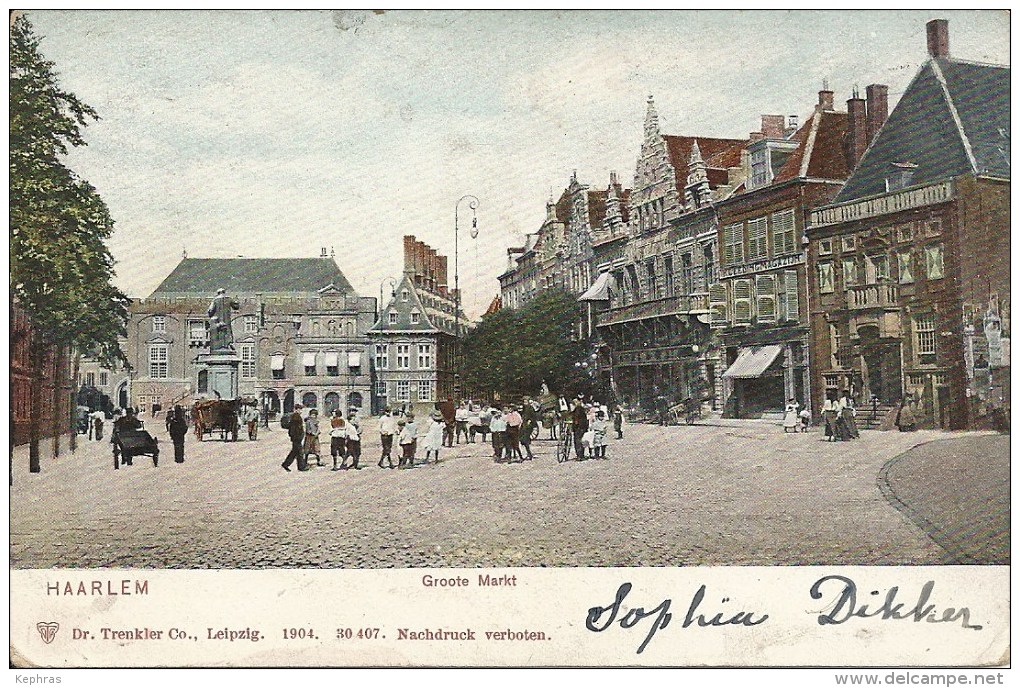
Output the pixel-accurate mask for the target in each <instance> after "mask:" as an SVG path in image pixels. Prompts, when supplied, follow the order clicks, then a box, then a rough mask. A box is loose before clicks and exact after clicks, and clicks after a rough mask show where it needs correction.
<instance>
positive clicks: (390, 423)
mask: <svg viewBox="0 0 1020 688" xmlns="http://www.w3.org/2000/svg"><path fill="white" fill-rule="evenodd" d="M398 431H399V428H398V427H397V411H396V410H394V411H393V413H392V414H391V413H390V407H389V406H387V407H386V408H385V409H383V415H382V418H380V419H379V439H380V440H382V456H380V457H379V468H384V466H383V463H382V462H383V459H385V460H386V461H388V462H389V468H393V455H392V454H393V437H394V435H396V434H397V432H398Z"/></svg>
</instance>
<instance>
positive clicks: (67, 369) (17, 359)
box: [10, 302, 74, 446]
mask: <svg viewBox="0 0 1020 688" xmlns="http://www.w3.org/2000/svg"><path fill="white" fill-rule="evenodd" d="M10 328H11V353H10V358H11V407H10V408H11V443H12V445H14V446H17V445H21V444H25V443H26V442H28V441H29V439H30V435H31V424H32V418H33V415H34V416H35V417H36V418H37V423H38V429H39V437H40V438H48V437H53V436H54V435H57V434H66V433H68V432H70V431H71V427H72V416H71V402H72V395H73V394H74V384H73V382H74V381H73V380H72V379H71V378H72V375H73V373H72V372H71V365H72V363H71V355H70V352H68V351H67V350H65V349H60V348H58V347H53V346H48V347H45V348H44V349H43V350H41V351H33V350H32V319H31V318H30V317H29V315H28V313H26V312H25V311H24V310H23V309H22V308H20V307H19V306H18V305H17V304H16V303H13V302H12V304H11V319H10ZM33 354H36V355H38V356H39V357H40V358H39V361H40V366H39V375H38V377H36V378H35V379H33V371H32V365H33V362H32V355H33ZM33 391H36V392H38V396H37V397H35V399H33V396H32V392H33ZM34 401H37V402H38V404H37V405H36V404H34V403H33V402H34Z"/></svg>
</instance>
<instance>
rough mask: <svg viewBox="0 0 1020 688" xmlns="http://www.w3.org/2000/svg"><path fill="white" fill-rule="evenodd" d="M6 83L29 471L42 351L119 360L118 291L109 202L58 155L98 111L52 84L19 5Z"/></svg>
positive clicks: (13, 264) (50, 67) (123, 310)
mask: <svg viewBox="0 0 1020 688" xmlns="http://www.w3.org/2000/svg"><path fill="white" fill-rule="evenodd" d="M10 89H11V90H10V198H9V201H10V232H11V237H10V287H11V288H10V298H11V302H12V305H13V304H14V303H17V304H18V306H19V307H21V308H23V309H24V310H25V311H26V312H27V313H28V314H29V316H30V317H31V320H32V329H31V334H30V336H31V337H32V341H31V343H30V352H31V362H32V375H33V385H32V390H33V399H32V417H31V430H30V449H29V467H30V470H31V471H32V472H38V471H39V470H40V467H39V438H40V427H39V408H40V404H39V402H40V398H39V393H40V392H39V389H40V384H39V383H38V382H39V381H40V380H41V379H42V375H43V370H44V366H45V364H46V360H45V358H46V354H47V352H48V351H52V350H56V351H58V352H59V351H68V350H73V351H75V352H85V353H88V354H91V355H95V356H98V357H99V358H100V359H101V360H104V361H105V362H106V363H108V364H112V363H113V362H114V361H116V360H123V354H122V352H121V351H120V348H119V345H118V341H117V338H118V336H119V335H122V334H124V331H125V330H124V324H125V322H126V320H127V304H128V299H127V297H126V296H125V295H124V294H123V293H122V292H121V291H120V290H119V289H117V288H116V287H114V286H113V284H112V278H113V276H114V261H113V257H112V256H111V254H110V251H109V249H108V248H107V246H106V241H107V240H108V239H109V238H110V235H111V233H112V232H113V219H112V218H111V217H110V212H109V210H108V209H107V207H106V204H105V203H104V202H103V200H102V198H100V196H99V194H98V193H97V192H96V190H95V188H94V187H92V185H91V184H89V183H88V182H87V181H86V180H84V179H82V178H81V177H79V176H78V175H77V174H75V173H74V172H73V171H72V170H71V169H69V168H68V167H67V166H66V165H65V164H64V162H63V158H64V157H65V156H66V154H67V152H68V150H69V149H70V148H71V147H75V146H83V145H85V140H84V138H83V137H82V128H83V127H85V126H86V125H87V123H88V122H89V121H90V120H94V119H98V115H97V114H96V112H95V111H94V110H93V109H92V108H90V107H89V106H88V105H86V104H84V103H83V102H81V101H80V100H79V99H78V98H77V97H76V96H75V95H74V94H72V93H68V92H67V91H64V90H63V89H61V87H60V84H59V82H58V79H57V75H56V73H55V71H54V64H53V63H52V62H49V61H48V60H46V59H45V58H44V57H43V56H42V54H41V53H40V51H39V39H38V38H37V37H36V36H35V35H34V33H33V31H32V26H31V24H30V23H29V21H28V19H27V18H26V17H25V16H24V15H21V16H18V17H17V18H16V19H15V20H14V22H13V23H12V24H11V36H10ZM76 360H77V356H76ZM74 368H75V373H74V375H75V377H76V376H77V375H76V369H77V365H75V366H74ZM57 389H59V385H57ZM72 406H73V405H72ZM67 420H69V419H67ZM62 429H63V430H64V431H66V430H67V428H66V427H65V428H62ZM57 436H58V437H59V433H58V435H57ZM55 446H56V447H59V445H55Z"/></svg>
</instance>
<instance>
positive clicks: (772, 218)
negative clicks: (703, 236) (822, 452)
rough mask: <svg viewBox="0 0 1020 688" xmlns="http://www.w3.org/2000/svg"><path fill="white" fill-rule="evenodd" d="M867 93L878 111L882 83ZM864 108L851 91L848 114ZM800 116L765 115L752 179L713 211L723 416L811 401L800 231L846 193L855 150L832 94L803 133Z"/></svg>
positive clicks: (751, 159) (753, 150) (752, 157)
mask: <svg viewBox="0 0 1020 688" xmlns="http://www.w3.org/2000/svg"><path fill="white" fill-rule="evenodd" d="M868 92H869V94H874V96H875V98H874V103H873V104H872V111H874V112H876V113H877V112H878V109H879V107H878V105H877V103H878V102H879V100H880V98H881V97H882V96H884V94H885V91H884V87H880V86H873V87H869V91H868ZM858 104H860V105H863V104H864V101H863V100H861V99H859V98H857V97H856V94H855V96H854V98H852V99H851V100H850V101H849V105H848V108H849V109H850V110H851V111H854V112H856V111H858V110H859V109H860V108H858V107H857V106H858ZM798 119H799V118H797V116H795V115H791V116H790V117H789V120H787V118H786V117H784V116H783V115H763V116H762V118H761V122H762V127H761V131H759V132H753V133H752V134H751V143H750V145H748V146H747V149H746V150H747V153H746V162H747V164H748V172H749V174H748V175H747V178H746V179H745V180H744V181H743V183H742V184H741V185H740V186H739V187H738V188H737V189H736V191H735V193H734V194H733V195H731V196H730V197H728V198H726V199H724V200H722V201H720V202H719V203H718V204H717V206H716V209H717V214H718V218H719V225H720V229H719V246H720V249H721V250H720V253H721V255H720V270H719V281H718V283H716V284H713V285H712V286H711V287H710V298H709V307H710V308H711V310H712V326H713V328H714V329H715V335H716V336H717V337H718V339H719V342H720V346H721V348H722V354H721V356H722V361H721V362H722V365H723V368H724V371H725V372H723V373H722V376H721V378H722V383H723V384H722V390H721V392H722V394H721V397H722V402H723V404H722V408H723V410H724V415H726V416H732V417H738V418H757V417H760V416H761V415H762V414H763V413H768V412H779V413H781V412H782V411H783V409H784V406H785V404H786V402H787V400H788V399H796V400H797V402H798V403H800V404H801V405H810V401H811V399H810V379H809V375H808V359H809V357H808V349H809V339H810V337H809V327H808V323H809V319H808V315H807V308H806V306H807V300H806V292H807V280H806V275H805V262H806V259H805V253H804V246H803V236H804V228H805V226H806V224H807V212H808V210H809V209H810V208H812V207H815V206H819V205H823V204H824V203H826V202H829V201H831V200H832V198H833V197H834V196H835V195H836V192H838V191H839V189H840V188H841V187H842V185H843V182H844V181H845V180H846V178H847V177H848V176H849V171H850V169H852V167H853V165H854V163H855V160H854V153H855V150H856V149H853V148H850V147H848V146H846V141H847V132H848V125H847V123H848V116H847V113H846V112H839V111H837V110H836V109H835V106H834V97H833V93H832V91H829V90H828V89H827V88H826V89H824V90H822V91H821V92H819V94H818V103H817V104H816V106H815V108H814V111H813V112H812V114H811V115H810V117H809V118H808V119H807V120H806V121H805V122H804V124H803V125H801V126H799V127H798V126H797V122H798ZM880 119H881V118H876V119H875V124H874V130H875V131H877V128H878V127H879V126H881V121H880ZM860 124H862V125H863V124H864V121H863V120H862V121H861V122H860ZM862 133H863V132H862Z"/></svg>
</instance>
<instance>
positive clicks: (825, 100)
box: [818, 84, 836, 110]
mask: <svg viewBox="0 0 1020 688" xmlns="http://www.w3.org/2000/svg"><path fill="white" fill-rule="evenodd" d="M818 107H819V108H821V109H822V110H835V109H836V97H835V94H834V93H833V92H832V91H830V90H829V85H828V84H825V85H824V86H822V90H821V91H819V92H818Z"/></svg>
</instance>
